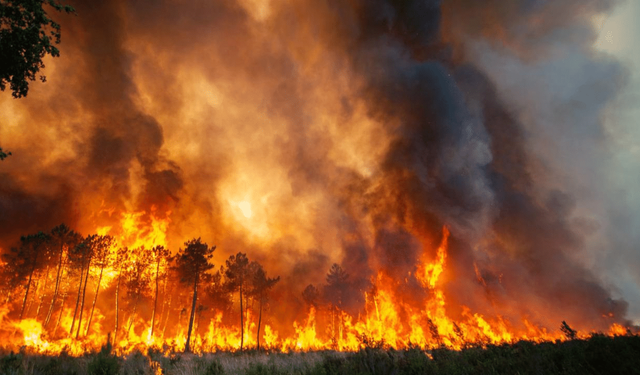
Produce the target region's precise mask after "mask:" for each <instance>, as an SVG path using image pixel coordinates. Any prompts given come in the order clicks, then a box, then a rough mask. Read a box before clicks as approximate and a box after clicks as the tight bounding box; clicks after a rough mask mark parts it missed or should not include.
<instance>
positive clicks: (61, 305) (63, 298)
mask: <svg viewBox="0 0 640 375" xmlns="http://www.w3.org/2000/svg"><path fill="white" fill-rule="evenodd" d="M67 295H68V294H67V292H65V293H64V294H63V295H62V303H61V304H60V314H58V321H56V326H55V327H53V333H54V334H55V333H56V330H58V327H59V326H60V321H61V320H62V312H63V311H64V301H66V299H67Z"/></svg>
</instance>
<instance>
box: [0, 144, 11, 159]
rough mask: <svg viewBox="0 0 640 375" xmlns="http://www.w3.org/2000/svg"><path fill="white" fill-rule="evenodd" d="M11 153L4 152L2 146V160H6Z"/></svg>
mask: <svg viewBox="0 0 640 375" xmlns="http://www.w3.org/2000/svg"><path fill="white" fill-rule="evenodd" d="M9 155H11V153H10V152H4V151H2V147H0V160H4V159H6V158H7V156H9Z"/></svg>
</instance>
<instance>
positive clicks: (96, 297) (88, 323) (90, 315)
mask: <svg viewBox="0 0 640 375" xmlns="http://www.w3.org/2000/svg"><path fill="white" fill-rule="evenodd" d="M103 271H104V263H103V264H102V267H100V276H99V277H98V285H97V286H96V295H95V296H93V304H91V314H89V320H88V321H87V331H86V333H85V336H87V335H89V328H90V327H91V319H93V310H94V309H95V308H96V301H97V300H98V292H99V291H100V282H101V281H102V272H103Z"/></svg>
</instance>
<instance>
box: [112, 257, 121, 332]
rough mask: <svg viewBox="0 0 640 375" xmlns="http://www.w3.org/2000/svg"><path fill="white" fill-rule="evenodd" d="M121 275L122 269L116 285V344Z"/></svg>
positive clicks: (119, 271)
mask: <svg viewBox="0 0 640 375" xmlns="http://www.w3.org/2000/svg"><path fill="white" fill-rule="evenodd" d="M121 274H122V268H120V269H119V270H118V283H117V284H116V327H115V329H114V332H113V342H114V343H116V342H118V322H119V319H118V318H119V316H118V314H119V311H120V309H119V304H118V302H119V297H118V296H119V294H120V280H121V279H122V276H121Z"/></svg>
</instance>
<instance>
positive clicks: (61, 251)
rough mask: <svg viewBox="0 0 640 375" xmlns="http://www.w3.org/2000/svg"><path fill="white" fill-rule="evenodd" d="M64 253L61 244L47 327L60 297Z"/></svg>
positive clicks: (45, 320) (45, 321)
mask: <svg viewBox="0 0 640 375" xmlns="http://www.w3.org/2000/svg"><path fill="white" fill-rule="evenodd" d="M63 254H64V246H60V257H59V258H58V270H57V272H56V285H55V287H54V289H53V296H52V297H51V304H50V305H49V311H48V312H47V317H46V318H45V319H44V326H45V327H46V326H47V325H48V324H49V321H50V320H51V315H53V309H54V307H55V304H56V299H57V298H58V290H59V289H60V278H61V277H62V273H63V272H64V271H63V269H62V268H63V267H62V257H63Z"/></svg>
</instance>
